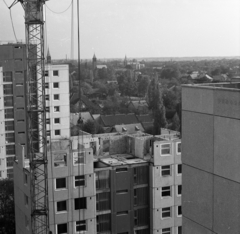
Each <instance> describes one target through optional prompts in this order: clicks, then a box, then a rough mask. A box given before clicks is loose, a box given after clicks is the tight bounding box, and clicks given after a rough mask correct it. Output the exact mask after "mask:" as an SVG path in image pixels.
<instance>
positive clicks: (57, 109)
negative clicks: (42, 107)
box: [46, 106, 60, 112]
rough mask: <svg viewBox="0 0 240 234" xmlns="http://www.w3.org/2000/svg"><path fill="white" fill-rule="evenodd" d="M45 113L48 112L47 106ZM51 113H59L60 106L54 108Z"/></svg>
mask: <svg viewBox="0 0 240 234" xmlns="http://www.w3.org/2000/svg"><path fill="white" fill-rule="evenodd" d="M46 112H50V109H49V106H46ZM53 112H60V106H54V107H53Z"/></svg>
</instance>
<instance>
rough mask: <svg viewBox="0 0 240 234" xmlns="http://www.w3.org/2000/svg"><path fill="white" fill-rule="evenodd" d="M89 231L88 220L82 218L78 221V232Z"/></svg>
mask: <svg viewBox="0 0 240 234" xmlns="http://www.w3.org/2000/svg"><path fill="white" fill-rule="evenodd" d="M81 231H87V222H86V220H81V221H77V222H76V232H81Z"/></svg>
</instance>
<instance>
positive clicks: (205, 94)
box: [182, 86, 214, 114]
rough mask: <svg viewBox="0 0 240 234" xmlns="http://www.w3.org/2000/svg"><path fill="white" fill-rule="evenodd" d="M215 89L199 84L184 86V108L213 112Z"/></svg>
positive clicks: (207, 112) (186, 109)
mask: <svg viewBox="0 0 240 234" xmlns="http://www.w3.org/2000/svg"><path fill="white" fill-rule="evenodd" d="M213 104H214V102H213V90H211V89H208V88H202V87H199V86H195V87H193V86H190V87H187V86H183V87H182V110H185V111H194V112H201V113H206V114H213Z"/></svg>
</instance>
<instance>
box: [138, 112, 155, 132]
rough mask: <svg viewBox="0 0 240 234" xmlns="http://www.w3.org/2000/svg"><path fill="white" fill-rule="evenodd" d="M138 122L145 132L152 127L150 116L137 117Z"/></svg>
mask: <svg viewBox="0 0 240 234" xmlns="http://www.w3.org/2000/svg"><path fill="white" fill-rule="evenodd" d="M136 117H137V119H138V121H139V122H140V123H141V124H142V126H143V128H144V129H145V130H147V129H149V128H152V127H153V121H154V120H153V117H152V115H151V114H146V115H137V116H136Z"/></svg>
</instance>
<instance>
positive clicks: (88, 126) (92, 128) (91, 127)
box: [82, 120, 104, 134]
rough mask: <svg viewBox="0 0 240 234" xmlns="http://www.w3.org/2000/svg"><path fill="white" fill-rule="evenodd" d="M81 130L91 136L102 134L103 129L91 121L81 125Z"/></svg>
mask: <svg viewBox="0 0 240 234" xmlns="http://www.w3.org/2000/svg"><path fill="white" fill-rule="evenodd" d="M82 130H83V131H84V132H88V133H91V134H98V133H104V129H103V127H102V126H101V125H99V124H98V123H96V122H94V121H92V120H87V121H86V123H84V124H83V127H82Z"/></svg>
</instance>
